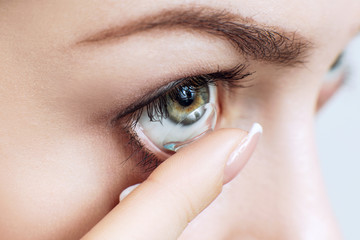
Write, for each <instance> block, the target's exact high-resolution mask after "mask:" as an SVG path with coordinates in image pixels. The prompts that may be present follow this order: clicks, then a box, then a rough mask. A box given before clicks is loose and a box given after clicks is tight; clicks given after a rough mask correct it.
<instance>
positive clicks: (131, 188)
mask: <svg viewBox="0 0 360 240" xmlns="http://www.w3.org/2000/svg"><path fill="white" fill-rule="evenodd" d="M139 185H140V183H138V184H135V185H132V186H130V187H128V188H126V189H125V190H124V191H122V192H121V193H120V197H119V199H120V202H121V201H122V200H124V198H126V197H127V195H129V194H130V193H131V192H132V191H134V190H135V189H136V188H137V187H138V186H139Z"/></svg>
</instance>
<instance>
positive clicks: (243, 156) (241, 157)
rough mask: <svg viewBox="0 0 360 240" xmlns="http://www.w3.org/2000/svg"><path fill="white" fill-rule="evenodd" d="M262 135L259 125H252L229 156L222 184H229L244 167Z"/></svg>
mask: <svg viewBox="0 0 360 240" xmlns="http://www.w3.org/2000/svg"><path fill="white" fill-rule="evenodd" d="M261 134H262V127H261V125H260V124H259V123H254V124H253V126H252V127H251V129H250V131H249V133H248V135H247V136H246V137H245V138H244V139H243V140H242V141H241V142H240V144H239V145H238V146H237V147H236V148H235V150H234V151H233V152H232V153H231V154H230V156H229V159H228V161H227V163H226V166H225V173H224V184H226V183H228V182H230V181H231V180H232V179H234V178H235V177H236V175H237V174H238V173H239V172H240V171H241V169H242V168H243V167H244V166H245V164H246V163H247V161H248V160H249V158H250V157H251V155H252V153H253V152H254V150H255V147H256V145H257V143H258V141H259V138H260V136H261Z"/></svg>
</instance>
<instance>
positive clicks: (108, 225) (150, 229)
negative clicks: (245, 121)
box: [83, 124, 261, 240]
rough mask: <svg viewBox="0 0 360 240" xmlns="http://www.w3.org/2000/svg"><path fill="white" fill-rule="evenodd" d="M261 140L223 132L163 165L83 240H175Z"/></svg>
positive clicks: (252, 134) (232, 131)
mask: <svg viewBox="0 0 360 240" xmlns="http://www.w3.org/2000/svg"><path fill="white" fill-rule="evenodd" d="M260 135H261V126H260V125H258V124H254V126H253V128H252V130H251V131H250V133H249V134H247V133H246V132H245V131H242V130H239V129H221V130H217V131H214V132H213V133H211V134H209V135H207V136H205V137H203V138H202V139H199V140H198V141H196V142H194V143H193V144H191V145H190V146H187V147H184V148H183V149H181V150H180V151H179V152H177V153H176V154H174V155H173V156H171V157H170V158H168V159H167V160H166V161H165V162H164V163H162V164H161V165H160V166H159V167H158V168H157V169H156V170H155V171H154V172H153V173H152V174H151V175H150V176H149V177H148V179H146V180H145V181H144V182H143V183H141V184H140V185H139V186H138V187H137V188H136V189H135V190H134V191H132V192H131V193H130V194H129V195H128V196H127V197H126V198H125V199H124V200H122V201H121V202H120V203H119V204H118V205H117V206H116V207H115V208H114V209H113V210H112V211H111V212H110V213H109V214H108V215H106V216H105V217H104V218H103V219H102V220H101V221H100V222H99V223H98V224H97V225H96V226H95V227H94V228H93V229H91V230H90V232H88V233H87V234H86V235H85V236H84V237H83V240H90V239H94V240H100V239H101V240H105V239H106V240H110V239H131V240H133V239H156V240H160V239H167V240H168V239H177V238H178V237H179V236H180V234H181V233H182V231H183V230H184V229H185V227H186V226H187V224H188V223H189V222H190V221H191V220H192V219H194V218H195V217H196V216H197V215H198V214H199V213H200V212H201V211H202V210H204V209H205V208H206V207H207V206H208V205H209V204H210V203H211V202H212V201H213V200H214V199H215V198H216V197H217V196H218V195H219V194H220V193H221V190H222V186H223V184H226V183H228V182H229V181H231V180H232V179H233V178H234V177H235V176H236V175H237V174H238V173H239V172H240V171H241V169H242V168H243V166H244V165H245V163H246V162H247V161H248V159H249V158H250V156H251V154H252V152H253V151H254V149H255V146H256V144H257V142H258V139H259V137H260Z"/></svg>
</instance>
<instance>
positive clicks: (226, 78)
mask: <svg viewBox="0 0 360 240" xmlns="http://www.w3.org/2000/svg"><path fill="white" fill-rule="evenodd" d="M246 70H247V66H246V65H244V64H238V65H236V66H235V67H233V68H231V69H228V70H222V71H220V70H218V71H216V72H213V73H210V74H200V75H196V76H189V77H185V78H180V79H178V80H175V81H173V82H170V83H168V84H166V85H164V86H162V87H160V88H158V89H157V90H155V91H153V92H150V93H149V94H146V95H145V96H143V97H142V98H141V99H140V100H139V101H137V102H135V103H133V104H131V105H130V106H128V107H126V108H125V109H123V110H121V111H120V112H119V113H118V114H117V115H116V116H115V117H114V118H113V119H112V120H111V126H116V125H117V124H118V122H119V121H120V119H122V118H123V117H125V116H127V115H129V114H132V113H134V112H136V111H138V110H140V109H142V108H143V107H145V106H147V105H148V104H150V103H151V102H153V101H155V100H156V99H158V98H159V97H161V96H163V95H165V94H166V93H168V92H169V91H171V90H173V89H174V88H175V87H176V86H178V85H180V84H182V83H184V82H186V81H188V80H189V79H191V78H195V77H201V76H202V77H205V78H206V77H207V78H209V79H212V80H213V82H210V83H215V82H219V81H222V82H225V83H227V85H228V86H229V87H244V86H243V85H241V83H240V84H238V85H237V84H236V83H239V82H241V81H240V80H242V79H244V78H246V77H248V76H250V75H251V74H253V72H246Z"/></svg>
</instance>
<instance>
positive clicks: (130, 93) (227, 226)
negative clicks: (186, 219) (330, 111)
mask: <svg viewBox="0 0 360 240" xmlns="http://www.w3.org/2000/svg"><path fill="white" fill-rule="evenodd" d="M0 5H1V7H0V12H1V13H0V29H1V34H0V49H1V51H0V74H1V78H0V82H1V87H0V109H1V111H0V133H1V134H0V164H1V167H0V189H1V198H0V212H1V213H2V217H1V219H0V235H1V236H2V237H4V239H24V237H26V238H27V239H78V238H79V237H80V236H82V235H83V234H85V233H86V232H87V231H88V230H89V229H90V228H91V227H92V226H94V225H95V224H96V223H97V222H98V221H99V220H100V219H101V218H103V217H104V216H105V215H106V214H107V213H108V212H109V211H110V210H111V209H112V208H113V207H114V206H115V205H116V204H117V203H118V196H119V193H120V192H121V191H122V190H123V189H125V188H126V187H127V186H129V185H132V184H135V183H138V182H141V181H143V180H144V179H145V178H146V177H147V176H148V174H149V173H150V172H151V170H152V169H153V168H154V167H156V166H157V165H158V161H163V160H164V159H165V157H164V155H162V154H161V152H163V151H159V149H157V148H156V147H153V148H152V147H151V146H150V143H151V142H156V141H157V139H160V138H164V134H165V132H166V131H168V130H169V129H168V128H171V127H163V128H161V127H159V126H158V127H159V128H157V129H156V130H154V131H152V132H151V133H149V132H147V134H146V136H147V140H144V136H137V138H138V139H135V140H134V135H135V133H136V131H134V126H135V125H136V124H135V123H134V121H135V120H139V119H135V118H134V116H138V115H140V114H139V113H141V112H142V113H144V112H145V111H146V109H147V108H146V107H145V108H144V106H146V105H147V106H152V108H155V109H156V108H157V109H163V108H164V106H163V105H159V104H158V103H159V101H157V100H159V99H165V100H166V101H167V102H168V105H169V102H172V103H179V101H171V100H169V98H167V97H168V96H169V93H170V92H171V91H172V92H174V88H171V86H174V84H172V83H174V82H176V83H181V85H177V86H181V87H182V90H184V88H185V87H191V86H194V85H196V83H194V81H195V80H196V81H197V83H198V85H199V86H200V87H199V88H196V89H197V90H196V91H200V89H202V90H201V91H205V92H206V91H207V90H206V89H208V90H209V89H210V90H211V91H210V90H209V93H208V95H211V96H210V97H209V98H211V99H212V100H211V101H213V104H214V105H215V106H216V110H215V111H216V113H217V116H216V124H215V128H229V127H230V128H243V129H248V128H249V127H250V126H251V124H252V123H253V122H255V121H257V122H260V123H261V124H262V125H263V128H264V134H263V137H262V139H261V142H260V144H259V146H258V148H257V150H256V152H255V154H254V156H253V158H252V159H251V161H250V162H249V163H248V165H247V166H246V168H245V169H244V170H243V172H242V173H241V174H240V175H239V176H238V177H237V178H236V179H234V181H232V182H231V183H229V184H227V185H226V186H225V187H224V189H223V192H222V193H221V195H220V196H219V197H218V198H217V199H216V200H215V202H214V203H213V204H212V205H211V206H210V207H209V208H207V209H206V210H205V211H204V212H203V213H202V214H201V215H200V216H198V217H197V218H196V219H195V220H194V222H192V223H191V224H190V225H189V227H188V228H187V229H186V230H185V232H184V233H183V239H240V238H241V239H338V237H339V235H338V231H337V227H336V224H335V223H334V222H335V221H334V219H333V217H332V213H331V211H330V208H329V206H328V202H327V200H326V196H325V193H324V187H323V183H322V180H321V175H320V172H319V166H318V162H317V157H316V150H315V145H314V135H313V121H314V116H315V115H316V109H317V107H318V105H319V104H322V102H323V100H324V99H326V98H327V97H328V96H327V95H326V94H325V95H324V92H326V91H323V90H324V88H326V86H325V85H326V83H325V82H326V81H325V80H326V78H327V77H328V76H329V73H328V72H329V69H330V66H331V65H332V63H333V62H334V61H335V59H336V58H337V56H338V55H339V54H340V53H341V52H342V51H343V49H344V48H345V47H346V45H347V43H348V42H349V41H350V40H351V38H352V37H354V36H355V34H356V33H357V32H358V31H359V29H360V20H359V17H358V16H359V14H360V4H359V2H358V1H356V0H334V1H325V0H317V1H310V0H306V1H297V0H296V1H291V2H289V1H285V0H273V1H263V0H256V1H245V0H226V1H212V0H204V1H186V2H184V1H177V0H176V1H165V0H161V1H152V2H151V3H149V2H147V1H142V0H137V1H110V0H108V1H100V0H99V1H98V0H94V1H85V0H81V1H69V0H61V1H21V0H16V1H5V0H4V1H1V2H0ZM219 13H221V14H219ZM184 16H185V17H184ZM184 20H187V21H184ZM226 74H227V75H226ZM204 79H205V80H204ZM335 81H339V80H337V79H335ZM208 82H211V83H212V84H211V83H208ZM171 84H172V85H171ZM204 89H205V90H204ZM214 89H215V91H213V90H214ZM178 92H179V88H178ZM215 92H216V93H215ZM185 93H189V91H187V92H186V91H185ZM159 95H161V96H159ZM170 95H171V94H170ZM205 95H206V94H205ZM328 95H329V94H328ZM177 96H178V95H177ZM202 96H203V95H202ZM204 99H205V100H204ZM201 100H204V101H207V100H206V96H205V97H203V98H202V99H201ZM209 101H210V100H209ZM180 103H181V102H180ZM149 104H150V105H149ZM151 104H152V105H151ZM156 104H157V105H156ZM189 104H190V103H189ZM191 104H194V103H193V102H191ZM184 105H186V104H183V105H182V106H181V107H183V106H184ZM200 105H201V103H200ZM181 107H180V108H176V106H172V107H171V108H167V109H166V111H168V112H169V111H173V112H174V115H175V116H177V115H178V114H183V115H186V114H187V113H189V109H185V108H181ZM141 109H142V110H141ZM129 116H130V117H129ZM142 116H143V117H140V121H142V123H143V129H142V130H143V131H145V132H146V131H148V130H149V127H146V124H147V123H149V122H151V121H150V119H149V118H148V116H147V115H146V114H143V115H142ZM158 117H159V116H158ZM160 117H161V116H160ZM179 122H181V121H180V120H178V121H177V122H176V121H173V122H172V124H173V125H175V124H174V123H179ZM155 123H156V122H155ZM192 124H195V123H190V124H188V125H187V126H186V127H187V128H189V129H190V128H191V126H192ZM196 124H197V123H196ZM137 126H138V125H137ZM194 126H195V125H194ZM193 129H195V127H194V128H193ZM149 131H150V130H149ZM176 131H178V132H176ZM172 133H174V135H175V138H176V137H177V136H179V134H180V130H179V129H178V130H176V129H175V130H174V129H173V131H172ZM138 135H139V134H138ZM187 137H188V136H187ZM173 139H174V138H172V139H171V140H173ZM138 140H140V142H142V144H139V143H138ZM175 140H176V139H175ZM162 143H163V142H161V141H159V143H158V144H157V146H158V147H159V145H160V148H161V145H162ZM129 144H130V145H129ZM133 145H134V146H133ZM140 145H144V146H140ZM129 146H131V147H129ZM139 148H141V150H139ZM144 149H147V150H144ZM156 151H157V152H156ZM149 152H155V157H154V155H151V156H150V154H148V153H149ZM168 154H169V152H168ZM144 159H145V160H144ZM146 159H147V160H149V161H146Z"/></svg>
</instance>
